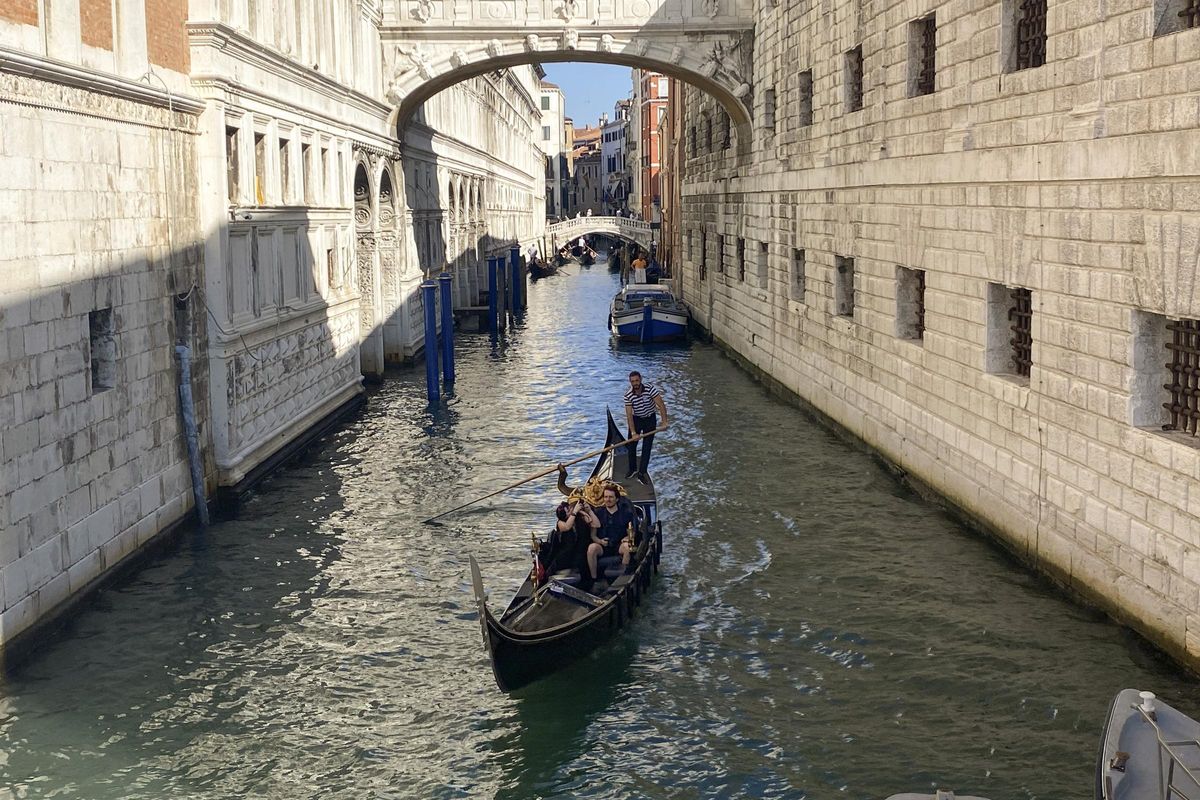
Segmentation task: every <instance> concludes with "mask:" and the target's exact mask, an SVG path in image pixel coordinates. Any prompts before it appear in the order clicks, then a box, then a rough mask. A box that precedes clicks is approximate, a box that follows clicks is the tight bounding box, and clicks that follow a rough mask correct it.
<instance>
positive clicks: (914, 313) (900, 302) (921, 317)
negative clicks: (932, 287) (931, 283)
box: [896, 267, 925, 341]
mask: <svg viewBox="0 0 1200 800" xmlns="http://www.w3.org/2000/svg"><path fill="white" fill-rule="evenodd" d="M896 336H897V337H898V338H900V339H909V340H915V341H921V340H922V339H924V338H925V270H921V269H907V268H905V267H896Z"/></svg>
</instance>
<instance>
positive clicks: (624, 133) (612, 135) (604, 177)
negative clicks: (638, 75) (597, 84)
mask: <svg viewBox="0 0 1200 800" xmlns="http://www.w3.org/2000/svg"><path fill="white" fill-rule="evenodd" d="M629 105H630V101H628V100H618V101H617V103H616V105H614V106H613V119H612V121H611V122H606V121H604V120H603V118H601V126H600V129H601V134H600V183H601V186H602V187H603V193H604V213H605V214H615V213H616V212H617V211H623V210H625V209H627V208H628V198H629V171H628V170H627V169H626V167H625V150H626V147H625V145H626V142H627V137H628V127H629Z"/></svg>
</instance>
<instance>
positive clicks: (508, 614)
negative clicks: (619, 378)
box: [470, 414, 663, 692]
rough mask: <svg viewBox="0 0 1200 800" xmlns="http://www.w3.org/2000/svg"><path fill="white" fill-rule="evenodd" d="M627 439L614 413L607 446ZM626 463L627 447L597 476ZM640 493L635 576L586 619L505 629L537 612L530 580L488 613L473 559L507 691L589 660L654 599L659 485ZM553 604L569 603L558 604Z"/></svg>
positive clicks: (497, 669)
mask: <svg viewBox="0 0 1200 800" xmlns="http://www.w3.org/2000/svg"><path fill="white" fill-rule="evenodd" d="M623 439H624V437H623V436H622V434H621V432H620V430H619V429H618V428H617V426H616V423H615V422H614V421H613V419H612V415H611V414H609V416H608V436H607V444H608V445H612V444H615V443H617V442H620V441H622V440H623ZM614 452H615V453H616V455H614V454H613V453H614ZM625 458H626V453H625V451H624V449H623V448H621V449H620V450H618V451H613V452H610V453H608V454H606V455H605V456H602V457H601V460H600V461H599V462H598V463H597V464H596V466H595V468H594V469H593V470H592V477H597V476H605V475H621V474H624V471H625V470H624V459H625ZM614 470H615V471H614ZM636 488H637V489H638V491H636V492H631V497H630V501H631V502H633V503H634V505H636V506H638V507H639V508H640V509H641V512H642V514H643V519H644V529H643V538H642V543H641V544H640V545H639V547H638V550H637V553H636V555H635V557H634V559H633V561H632V562H631V563H632V571H631V572H630V573H629V575H628V576H626V577H628V581H625V579H624V578H621V579H620V580H619V581H617V582H615V583H614V584H613V587H614V589H615V590H610V591H609V593H608V594H607V595H606V597H605V598H604V602H603V603H601V604H600V605H599V606H598V607H596V608H593V609H591V610H590V611H587V612H586V613H584V614H582V615H581V616H580V615H578V613H577V614H576V616H575V618H574V619H572V620H571V621H570V622H567V623H564V624H560V625H556V626H554V627H551V628H545V629H541V630H532V631H521V630H516V629H515V628H514V627H512V626H511V625H510V624H505V623H506V621H511V620H513V619H515V618H517V617H519V616H520V613H519V612H520V611H521V610H522V609H525V608H532V606H530V605H529V602H530V601H529V598H530V597H531V596H532V595H533V591H532V589H533V587H532V586H531V585H530V583H529V581H528V580H526V581H525V583H524V584H523V585H522V587H521V589H520V590H519V591H518V592H517V595H516V597H515V598H514V599H513V601H512V602H511V603H510V604H509V608H508V609H507V610H506V611H505V612H504V614H503V615H501V616H500V617H499V618H497V617H496V615H494V614H492V613H491V611H490V610H489V609H488V608H487V602H486V598H485V595H484V590H483V581H482V578H481V576H480V574H479V567H478V565H477V564H476V562H475V559H474V558H473V557H472V558H471V559H470V561H471V570H472V579H473V581H474V590H475V599H476V603H477V606H478V609H479V615H480V619H481V621H482V627H483V636H484V642H485V645H486V646H487V650H488V654H489V656H490V659H491V663H492V672H493V673H494V674H495V676H496V683H497V684H498V685H499V686H500V688H501V689H502V690H504V691H509V692H511V691H515V690H517V689H520V688H522V687H524V686H527V685H529V684H530V683H532V682H534V681H536V680H538V679H539V678H544V677H546V676H547V675H550V674H551V673H553V672H557V671H558V670H560V669H562V668H563V667H565V666H567V665H568V664H570V663H571V662H573V661H577V660H578V659H580V658H582V657H584V656H586V655H587V654H588V653H590V652H592V651H593V650H595V649H596V648H597V647H599V646H600V645H602V644H603V643H604V642H606V641H608V640H609V639H611V638H612V637H613V636H614V635H615V634H616V633H617V631H619V630H620V629H621V628H623V627H624V626H625V625H626V624H628V623H629V621H630V620H631V619H632V618H633V616H634V614H635V611H636V610H637V608H638V607H639V606H640V605H642V602H643V601H644V600H645V599H646V598H647V597H648V595H649V589H650V585H651V582H652V580H653V576H654V573H655V572H657V570H658V564H659V560H660V558H661V555H662V546H663V540H662V526H661V523H660V522H659V521H658V509H657V496H656V495H655V494H654V489H653V485H652V484H651V485H649V486H645V485H642V484H638V485H637V487H636ZM549 602H562V603H566V602H569V601H566V600H559V599H554V600H551V601H549ZM581 608H586V606H581Z"/></svg>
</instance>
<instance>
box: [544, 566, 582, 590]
mask: <svg viewBox="0 0 1200 800" xmlns="http://www.w3.org/2000/svg"><path fill="white" fill-rule="evenodd" d="M550 580H552V581H558V582H559V583H564V584H566V585H567V586H578V585H579V582H580V581H581V580H583V576H582V575H580V574H579V570H577V569H560V570H559V571H558V572H556V573H554V574H553V575H551V576H550Z"/></svg>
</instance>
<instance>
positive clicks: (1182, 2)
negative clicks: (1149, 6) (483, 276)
mask: <svg viewBox="0 0 1200 800" xmlns="http://www.w3.org/2000/svg"><path fill="white" fill-rule="evenodd" d="M1189 28H1200V0H1155V2H1154V35H1155V36H1164V35H1166V34H1168V33H1175V32H1176V31H1184V30H1187V29H1189Z"/></svg>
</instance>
